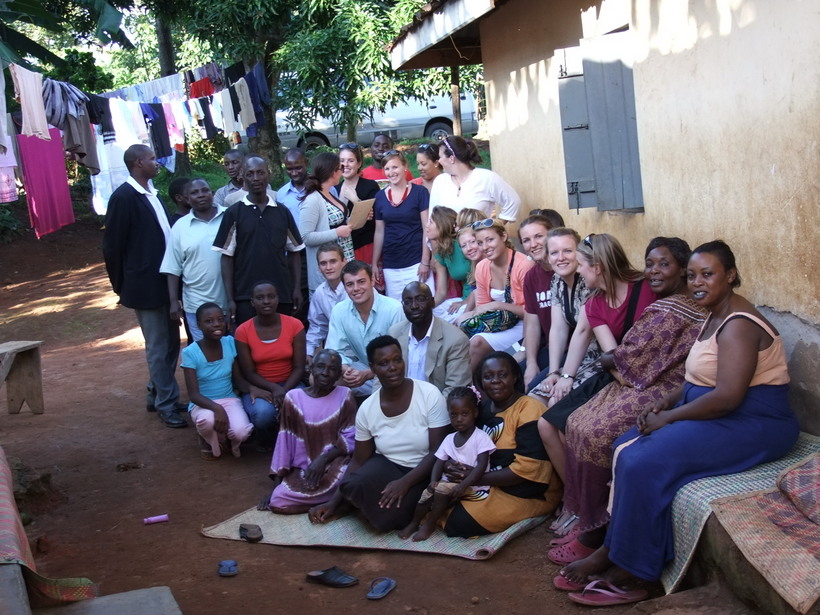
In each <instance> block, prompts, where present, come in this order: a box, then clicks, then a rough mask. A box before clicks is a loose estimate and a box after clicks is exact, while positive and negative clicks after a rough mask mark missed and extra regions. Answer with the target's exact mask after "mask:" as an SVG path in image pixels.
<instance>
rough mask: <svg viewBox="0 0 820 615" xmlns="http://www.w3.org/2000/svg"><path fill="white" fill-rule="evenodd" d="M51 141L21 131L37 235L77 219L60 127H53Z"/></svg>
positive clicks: (19, 138)
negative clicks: (72, 203)
mask: <svg viewBox="0 0 820 615" xmlns="http://www.w3.org/2000/svg"><path fill="white" fill-rule="evenodd" d="M49 134H50V135H51V140H50V141H44V140H43V139H39V138H37V137H27V136H25V135H17V143H18V144H19V146H20V158H21V160H22V163H23V169H24V171H25V176H24V177H23V185H24V186H25V189H26V201H27V202H28V212H29V217H30V218H31V225H32V226H33V227H34V232H35V234H36V235H37V239H40V237H42V236H43V235H45V234H47V233H52V232H54V231H56V230H57V229H60V228H62V227H63V226H65V225H66V224H71V223H72V222H74V208H73V207H72V205H71V193H70V192H69V191H68V176H67V175H66V172H65V155H64V153H63V141H62V139H61V138H60V131H59V130H57V129H56V128H51V129H50V130H49Z"/></svg>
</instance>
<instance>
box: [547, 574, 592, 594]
mask: <svg viewBox="0 0 820 615" xmlns="http://www.w3.org/2000/svg"><path fill="white" fill-rule="evenodd" d="M552 585H553V587H555V589H560V590H561V591H562V592H577V591H581V590H582V589H584V588H585V587H586V586H587V584H586V583H576V582H575V581H570V580H569V579H568V578H566V577H562V576H561V575H560V574H559V575H558V576H557V577H555V578H554V579H553V580H552Z"/></svg>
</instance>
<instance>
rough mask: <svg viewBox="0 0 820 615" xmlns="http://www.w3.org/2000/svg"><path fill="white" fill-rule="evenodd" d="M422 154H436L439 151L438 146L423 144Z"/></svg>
mask: <svg viewBox="0 0 820 615" xmlns="http://www.w3.org/2000/svg"><path fill="white" fill-rule="evenodd" d="M419 151H420V152H435V151H438V145H433V144H432V143H422V144H421V145H419Z"/></svg>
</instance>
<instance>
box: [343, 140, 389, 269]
mask: <svg viewBox="0 0 820 615" xmlns="http://www.w3.org/2000/svg"><path fill="white" fill-rule="evenodd" d="M339 162H340V164H341V165H342V181H341V183H340V184H339V185H338V186H334V188H333V191H334V192H335V194H336V196H338V197H339V200H340V201H341V202H342V203H344V204H345V206H346V207H347V215H348V216H350V214H351V212H352V211H353V203H356V202H358V201H366V200H368V199H373V198H376V193H377V192H378V191H379V184H378V183H376V182H375V181H373V180H372V179H365V178H364V177H362V165H363V164H364V157H363V156H362V149H361V148H360V147H359V146H358V145H357V144H356V143H342V144H341V145H340V146H339ZM375 231H376V221H375V220H374V219H373V211H372V210H371V212H370V216H369V217H368V219H367V222H365V223H364V226H363V227H362V228H359V229H355V230H354V231H353V233H352V234H351V235H350V237H351V239H353V251H354V252H355V254H356V259H357V260H360V261H363V262H365V263H369V262H371V261H372V260H373V233H374V232H375Z"/></svg>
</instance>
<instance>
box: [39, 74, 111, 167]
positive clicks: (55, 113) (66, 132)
mask: <svg viewBox="0 0 820 615" xmlns="http://www.w3.org/2000/svg"><path fill="white" fill-rule="evenodd" d="M87 100H88V97H87V96H86V95H85V92H82V91H80V90H78V89H77V88H76V87H74V86H73V85H71V84H70V83H65V82H63V81H57V80H56V79H44V80H43V104H44V106H45V110H46V119H47V120H48V123H49V124H51V125H52V126H56V127H57V128H59V129H60V130H61V131H62V132H63V149H64V150H65V151H67V152H70V153H71V155H72V156H73V157H74V159H75V160H76V161H77V162H78V163H79V164H81V165H83V166H85V167H86V168H88V171H89V172H90V173H91V174H92V175H96V174H97V173H99V172H100V163H99V161H98V159H97V140H96V137H95V136H94V132H93V130H92V129H91V124H90V122H89V116H88V107H87V105H86V101H87Z"/></svg>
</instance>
